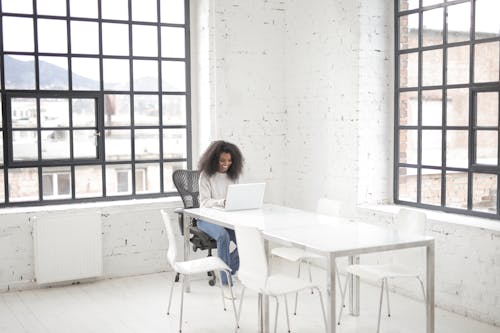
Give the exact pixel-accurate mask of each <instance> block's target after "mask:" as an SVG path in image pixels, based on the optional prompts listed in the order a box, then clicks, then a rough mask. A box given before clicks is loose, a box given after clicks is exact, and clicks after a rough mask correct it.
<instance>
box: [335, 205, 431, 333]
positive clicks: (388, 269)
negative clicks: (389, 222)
mask: <svg viewBox="0 0 500 333" xmlns="http://www.w3.org/2000/svg"><path fill="white" fill-rule="evenodd" d="M426 221H427V217H426V215H425V213H422V212H417V211H414V210H409V209H405V208H401V209H400V210H399V213H398V216H397V223H398V225H399V228H398V230H399V231H400V232H403V233H413V234H420V235H424V234H425V224H426ZM399 252H401V251H399ZM400 255H401V254H400ZM346 271H347V272H348V273H350V274H353V275H356V276H359V277H360V278H365V279H370V280H376V281H377V282H378V283H380V300H379V308H378V322H377V333H378V332H380V317H381V313H382V301H383V297H384V288H385V292H386V297H387V315H388V317H390V316H391V308H390V304H389V279H396V278H415V279H417V280H418V282H419V283H420V287H421V289H422V294H423V296H424V301H425V289H424V283H423V281H422V278H421V277H420V275H419V273H418V272H416V271H415V270H413V269H411V268H409V267H407V266H405V265H401V264H398V263H392V264H380V265H362V264H359V265H350V266H347V267H346ZM348 277H349V274H348V275H347V277H346V283H345V286H344V291H343V292H342V304H344V299H345V288H346V286H347V278H348ZM342 310H343V308H342V307H341V308H340V313H339V320H338V324H339V325H340V319H341V316H342Z"/></svg>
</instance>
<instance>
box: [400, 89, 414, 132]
mask: <svg viewBox="0 0 500 333" xmlns="http://www.w3.org/2000/svg"><path fill="white" fill-rule="evenodd" d="M399 124H400V125H410V126H416V125H418V93H417V92H416V91H408V92H401V93H399Z"/></svg>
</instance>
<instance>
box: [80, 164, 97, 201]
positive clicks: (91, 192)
mask: <svg viewBox="0 0 500 333" xmlns="http://www.w3.org/2000/svg"><path fill="white" fill-rule="evenodd" d="M75 196H76V197H77V198H88V197H100V196H102V172H101V166H100V165H89V166H75Z"/></svg>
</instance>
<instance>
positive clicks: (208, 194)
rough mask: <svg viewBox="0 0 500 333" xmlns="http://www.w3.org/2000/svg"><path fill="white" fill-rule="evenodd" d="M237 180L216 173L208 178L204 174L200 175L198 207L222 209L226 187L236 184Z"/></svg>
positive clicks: (225, 174) (224, 174)
mask: <svg viewBox="0 0 500 333" xmlns="http://www.w3.org/2000/svg"><path fill="white" fill-rule="evenodd" d="M237 182H238V181H237V180H232V179H231V178H229V176H228V175H227V173H222V172H216V173H214V174H213V175H212V176H211V177H208V176H207V175H206V174H205V173H204V172H202V173H201V174H200V182H199V185H200V207H214V206H219V207H224V200H226V193H227V186H228V185H231V184H236V183H237Z"/></svg>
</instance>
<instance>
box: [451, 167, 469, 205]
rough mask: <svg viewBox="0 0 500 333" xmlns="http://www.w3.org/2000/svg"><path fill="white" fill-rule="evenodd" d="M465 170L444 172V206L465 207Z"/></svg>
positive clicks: (466, 188)
mask: <svg viewBox="0 0 500 333" xmlns="http://www.w3.org/2000/svg"><path fill="white" fill-rule="evenodd" d="M467 178H468V177H467V172H455V171H447V172H446V207H450V208H460V209H467V192H468V184H467V181H468V179H467Z"/></svg>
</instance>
